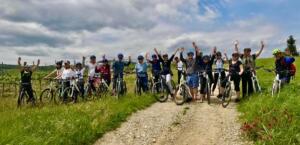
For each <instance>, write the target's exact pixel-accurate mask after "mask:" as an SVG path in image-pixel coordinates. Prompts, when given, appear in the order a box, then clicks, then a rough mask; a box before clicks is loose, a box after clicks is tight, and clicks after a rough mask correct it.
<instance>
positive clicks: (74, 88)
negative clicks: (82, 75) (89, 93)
mask: <svg viewBox="0 0 300 145" xmlns="http://www.w3.org/2000/svg"><path fill="white" fill-rule="evenodd" d="M78 81H79V80H78V79H71V80H70V86H69V87H66V88H65V89H64V92H63V94H64V95H66V96H67V100H73V101H74V102H75V101H76V98H77V96H78V94H79V93H80V89H79V87H78V85H77V82H78ZM81 97H82V98H83V96H81Z"/></svg>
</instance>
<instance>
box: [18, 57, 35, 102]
mask: <svg viewBox="0 0 300 145" xmlns="http://www.w3.org/2000/svg"><path fill="white" fill-rule="evenodd" d="M39 65H40V60H39V59H38V61H37V65H34V64H33V66H32V67H30V66H29V65H28V64H27V62H24V65H23V66H22V65H21V57H19V58H18V68H19V70H20V73H21V85H20V94H21V90H24V91H25V92H26V93H27V94H28V97H29V98H28V100H27V101H31V102H32V103H33V105H34V104H35V98H34V96H33V89H32V84H31V78H32V73H33V72H34V71H36V69H37V68H38V67H39ZM20 104H21V99H20V97H19V98H18V105H20Z"/></svg>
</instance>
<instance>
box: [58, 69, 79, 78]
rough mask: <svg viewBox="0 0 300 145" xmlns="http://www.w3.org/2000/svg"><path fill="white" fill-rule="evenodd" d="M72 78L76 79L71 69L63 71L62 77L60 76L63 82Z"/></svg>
mask: <svg viewBox="0 0 300 145" xmlns="http://www.w3.org/2000/svg"><path fill="white" fill-rule="evenodd" d="M72 77H76V74H75V72H74V71H73V70H72V69H71V68H69V69H64V70H63V72H62V75H61V78H62V79H63V80H66V79H70V78H72Z"/></svg>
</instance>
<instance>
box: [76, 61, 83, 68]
mask: <svg viewBox="0 0 300 145" xmlns="http://www.w3.org/2000/svg"><path fill="white" fill-rule="evenodd" d="M76 69H77V70H81V69H82V64H81V63H80V62H78V63H76Z"/></svg>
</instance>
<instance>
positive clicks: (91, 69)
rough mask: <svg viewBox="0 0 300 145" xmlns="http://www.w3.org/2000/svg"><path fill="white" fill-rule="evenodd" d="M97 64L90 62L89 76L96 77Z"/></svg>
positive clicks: (88, 65)
mask: <svg viewBox="0 0 300 145" xmlns="http://www.w3.org/2000/svg"><path fill="white" fill-rule="evenodd" d="M96 66H97V64H96V63H95V64H92V63H88V64H87V67H88V69H89V73H88V76H89V77H94V76H95V68H96Z"/></svg>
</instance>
